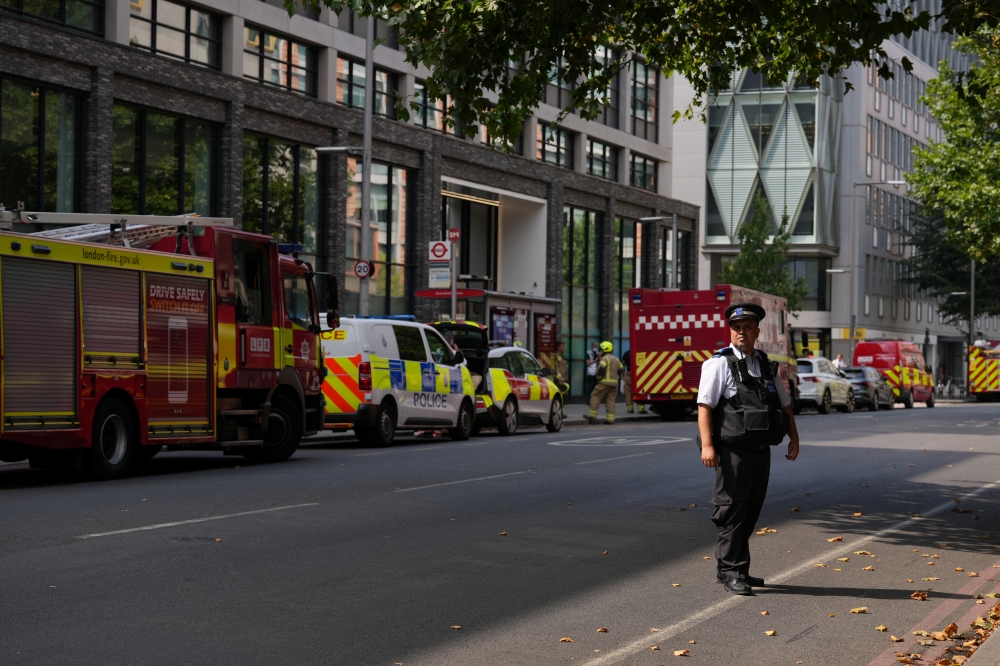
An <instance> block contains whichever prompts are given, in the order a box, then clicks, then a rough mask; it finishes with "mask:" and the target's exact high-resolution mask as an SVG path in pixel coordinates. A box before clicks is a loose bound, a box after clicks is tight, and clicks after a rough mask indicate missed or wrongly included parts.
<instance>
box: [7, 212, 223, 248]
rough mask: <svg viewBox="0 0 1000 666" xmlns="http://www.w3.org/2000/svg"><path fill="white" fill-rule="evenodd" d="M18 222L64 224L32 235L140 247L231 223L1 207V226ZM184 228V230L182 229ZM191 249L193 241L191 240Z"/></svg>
mask: <svg viewBox="0 0 1000 666" xmlns="http://www.w3.org/2000/svg"><path fill="white" fill-rule="evenodd" d="M19 224H45V225H59V227H61V228H54V229H47V230H45V231H35V232H27V233H28V234H29V235H31V236H37V237H40V238H51V239H55V240H72V241H82V242H87V243H103V244H106V245H120V246H123V247H128V248H132V247H135V248H141V247H147V246H149V245H152V244H153V243H155V242H156V241H158V240H160V239H161V238H166V237H168V236H173V235H175V234H176V235H177V246H178V249H179V248H180V242H181V238H182V237H183V236H188V237H189V238H190V236H191V234H192V232H193V227H195V226H215V227H232V226H233V220H232V218H228V217H199V216H198V215H196V214H193V213H192V214H187V215H177V216H169V215H135V216H121V215H101V214H89V213H36V212H27V211H18V210H13V211H10V210H4V209H3V208H0V228H3V229H7V230H10V231H18V225H19ZM181 229H183V231H181ZM188 248H189V250H190V251H191V253H192V254H193V253H194V245H193V244H192V243H188Z"/></svg>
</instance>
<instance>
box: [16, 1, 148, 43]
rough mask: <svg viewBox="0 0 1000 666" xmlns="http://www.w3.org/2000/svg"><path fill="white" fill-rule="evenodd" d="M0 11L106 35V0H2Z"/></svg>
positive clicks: (133, 2) (134, 2)
mask: <svg viewBox="0 0 1000 666" xmlns="http://www.w3.org/2000/svg"><path fill="white" fill-rule="evenodd" d="M141 1H142V0H132V4H133V6H134V5H135V4H136V3H137V2H141ZM0 11H6V12H13V13H14V14H18V15H20V16H24V17H26V18H32V19H37V20H39V21H45V22H46V23H53V24H55V25H59V26H62V27H64V28H71V29H74V30H82V31H83V32H89V33H91V34H94V35H100V36H103V35H104V0H0Z"/></svg>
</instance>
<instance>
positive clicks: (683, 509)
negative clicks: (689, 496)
mask: <svg viewBox="0 0 1000 666" xmlns="http://www.w3.org/2000/svg"><path fill="white" fill-rule="evenodd" d="M677 510H678V511H687V509H686V508H685V507H683V506H681V507H678V508H677Z"/></svg>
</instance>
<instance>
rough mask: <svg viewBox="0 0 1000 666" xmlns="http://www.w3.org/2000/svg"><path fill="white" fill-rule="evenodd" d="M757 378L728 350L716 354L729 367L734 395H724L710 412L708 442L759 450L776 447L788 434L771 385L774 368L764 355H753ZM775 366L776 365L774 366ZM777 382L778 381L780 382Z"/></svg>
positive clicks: (778, 402) (776, 395) (784, 419)
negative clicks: (758, 367) (710, 431)
mask: <svg viewBox="0 0 1000 666" xmlns="http://www.w3.org/2000/svg"><path fill="white" fill-rule="evenodd" d="M756 354H757V363H758V364H759V366H760V374H761V376H760V377H759V378H758V377H754V376H752V375H751V374H750V372H749V371H748V369H747V364H746V361H745V360H743V359H738V358H736V353H735V352H734V351H733V349H732V347H726V348H725V349H720V350H719V351H718V352H716V354H715V355H716V356H722V357H723V358H725V359H726V362H727V363H728V364H729V372H731V373H732V375H733V379H734V380H735V382H736V394H735V395H734V396H733V397H731V398H726V397H725V396H724V395H723V396H722V397H721V398H720V399H719V404H717V405H716V406H715V408H714V409H713V410H712V440H713V442H716V443H719V444H722V445H724V446H742V447H749V448H760V447H761V446H767V445H770V446H777V445H778V444H780V443H781V440H782V439H783V438H784V437H785V435H786V434H788V426H789V419H788V414H787V413H786V412H785V411H784V410H783V409H782V408H781V400H780V399H779V398H778V390H777V388H776V387H775V385H774V381H775V379H774V375H775V368H774V367H772V363H771V361H769V360H768V358H767V354H765V353H764V352H762V351H758V352H756ZM774 365H775V366H776V365H777V364H774ZM778 381H781V380H780V379H779V380H778Z"/></svg>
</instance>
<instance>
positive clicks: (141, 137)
mask: <svg viewBox="0 0 1000 666" xmlns="http://www.w3.org/2000/svg"><path fill="white" fill-rule="evenodd" d="M115 106H122V107H127V108H130V109H133V110H135V111H137V112H138V113H139V132H138V135H137V137H136V142H137V143H138V144H139V146H138V150H139V156H140V158H139V211H138V212H137V213H133V214H134V215H145V214H146V194H147V192H146V178H147V175H148V166H149V165H148V163H147V159H146V157H147V155H146V146H147V143H148V138H149V137H148V134H149V125H148V123H147V117H148V115H149V113H150V112H152V113H156V114H159V115H162V116H169V117H171V118H176V119H177V120H179V121H180V126H179V128H178V134H179V140H178V143H177V144H175V149H176V150H177V151H178V161H177V214H182V213H184V212H189V211H185V210H184V176H185V169H186V164H185V162H186V156H187V121H188V120H196V121H197V122H205V121H201V120H198V119H196V118H190V117H188V116H182V115H178V114H176V113H169V112H166V111H161V110H159V109H153V108H149V107H145V106H138V105H135V104H121V103H117V102H116V103H115ZM205 124H207V125H210V126H211V127H213V128H215V132H214V136H213V137H212V146H211V148H210V149H209V150H210V152H211V156H212V158H211V159H212V174H211V178H210V181H211V186H212V195H211V197H210V203H209V210H210V211H211V216H213V217H214V216H217V215H218V214H219V205H220V202H219V199H220V171H221V169H220V168H219V164H220V162H219V158H220V155H221V152H220V151H221V143H222V140H221V134H222V127H221V126H220V125H216V124H215V123H205ZM112 212H114V211H112Z"/></svg>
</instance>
